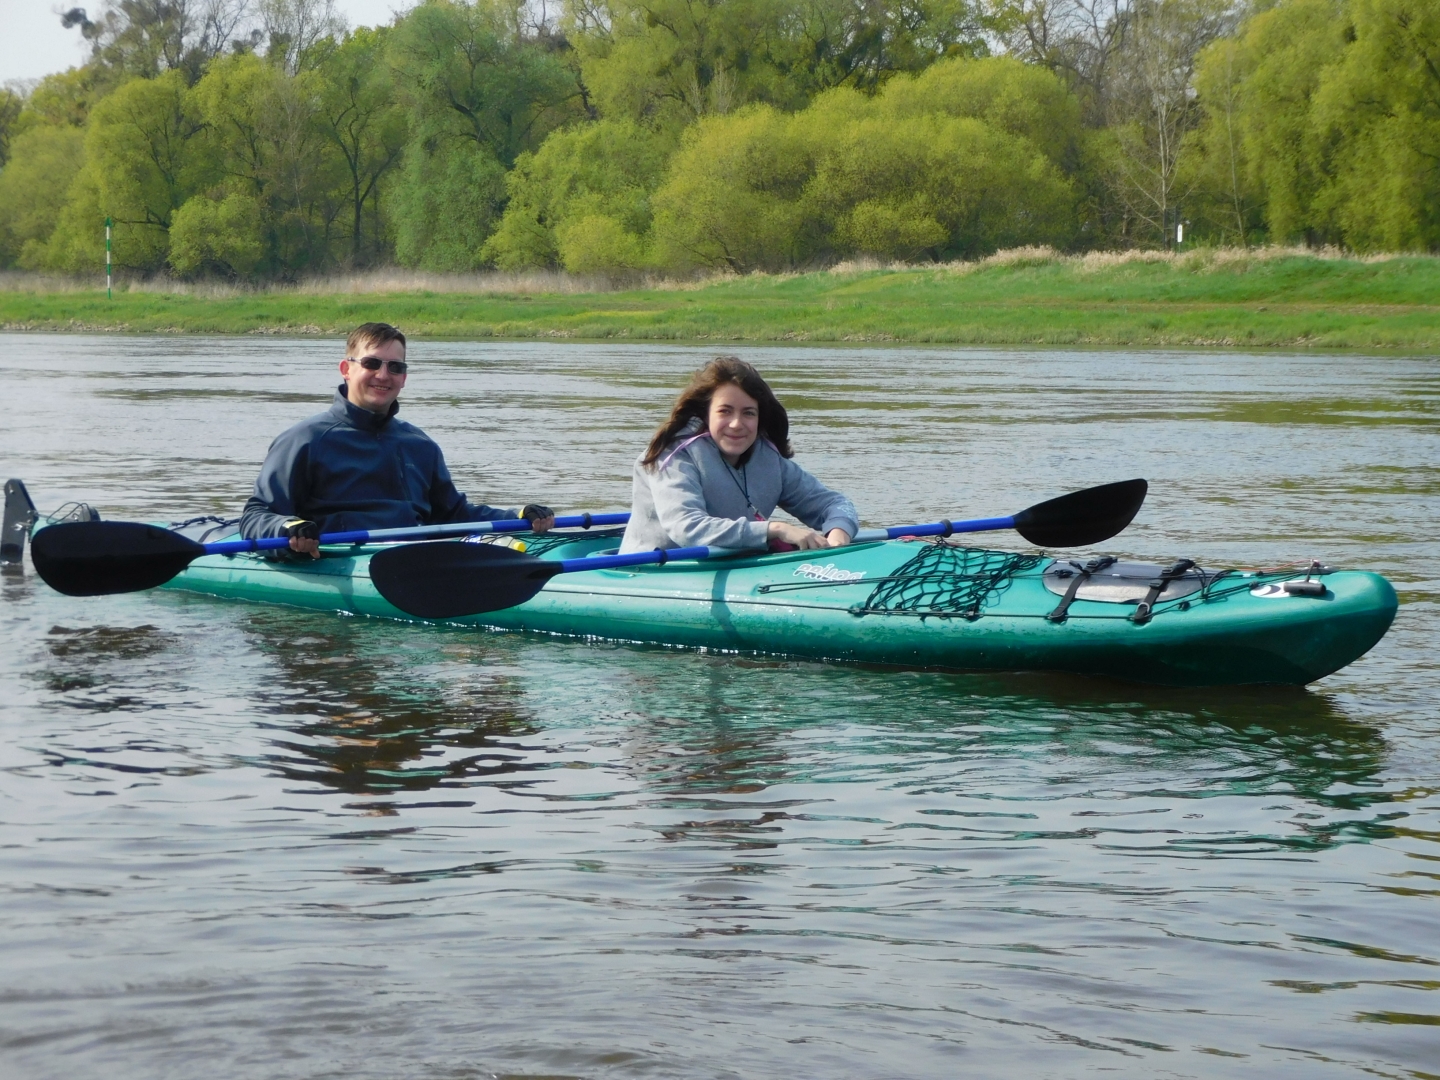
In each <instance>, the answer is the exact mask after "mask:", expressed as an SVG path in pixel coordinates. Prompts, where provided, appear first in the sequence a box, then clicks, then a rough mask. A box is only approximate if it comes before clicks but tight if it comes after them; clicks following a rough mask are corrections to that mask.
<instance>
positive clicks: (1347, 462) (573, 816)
mask: <svg viewBox="0 0 1440 1080" xmlns="http://www.w3.org/2000/svg"><path fill="white" fill-rule="evenodd" d="M12 340H13V341H16V342H19V343H21V344H22V345H23V348H24V350H25V352H26V355H31V356H33V355H36V354H38V355H42V356H44V357H46V358H47V363H44V364H36V363H30V364H27V365H25V366H24V370H18V371H16V370H12V371H8V372H7V377H8V378H9V380H10V385H11V387H12V395H13V402H12V408H11V413H10V417H9V418H10V419H11V420H12V423H11V425H10V426H7V427H5V428H3V429H0V456H3V457H4V460H5V461H6V462H8V464H7V465H6V469H7V470H8V471H7V475H20V476H23V477H24V478H25V479H26V480H27V481H28V482H29V486H30V489H31V491H32V493H34V494H35V495H36V497H37V501H40V502H41V503H42V504H43V505H45V506H46V507H48V506H50V505H53V504H54V503H58V502H59V501H61V500H63V499H66V498H83V499H87V500H89V501H92V502H95V503H97V504H99V505H101V507H102V509H103V510H104V511H105V512H106V513H107V514H108V515H110V516H117V517H122V516H123V517H142V518H143V517H152V516H153V517H162V518H167V519H169V518H174V517H177V516H186V515H188V514H189V513H191V512H194V513H200V512H207V511H215V512H229V513H233V512H234V511H235V509H236V508H237V507H238V504H239V501H240V500H241V498H242V497H243V494H244V492H245V490H246V488H247V487H248V484H249V482H250V480H251V479H252V477H253V473H254V469H255V467H256V465H257V463H258V461H259V459H260V457H261V456H262V455H263V453H264V449H265V446H266V444H267V443H268V441H269V438H270V437H271V436H272V435H273V434H274V432H276V431H278V430H279V429H280V428H281V427H283V426H284V425H285V424H286V423H288V422H290V421H291V420H293V419H294V418H295V417H296V416H297V415H298V413H299V412H303V411H305V409H307V408H309V406H307V405H306V404H305V403H306V402H313V403H314V405H315V407H316V408H319V407H320V406H322V405H323V404H324V402H325V400H326V399H327V398H328V395H329V393H330V389H331V388H330V386H329V383H330V380H331V369H332V367H333V364H331V363H330V357H329V355H328V353H326V352H325V350H326V349H328V348H329V346H328V345H324V344H317V343H313V342H307V343H294V342H275V341H263V342H251V341H248V340H247V341H223V340H207V341H192V340H164V341H155V340H143V339H110V340H106V341H105V342H103V343H97V342H94V341H90V340H87V339H77V338H64V337H53V338H42V337H27V338H23V339H21V338H12ZM102 344H103V348H104V350H107V351H105V352H104V356H105V357H106V358H107V359H106V361H105V362H104V363H100V362H98V361H97V355H99V354H97V351H96V350H97V349H99V348H100V347H101V345H102ZM8 355H12V356H13V355H17V353H16V352H15V351H14V350H12V351H11V352H10V353H9V354H8ZM705 355H706V353H705V352H697V351H687V350H684V349H680V348H664V347H650V346H647V347H642V348H627V347H623V346H604V347H599V346H596V347H591V346H577V347H564V348H557V347H550V346H543V345H513V346H512V345H486V346H474V345H467V344H457V343H443V344H429V345H427V344H424V343H420V344H417V347H416V349H415V350H414V355H413V357H412V359H414V360H415V361H416V368H415V375H414V376H412V387H411V390H410V391H407V393H409V394H412V396H413V399H414V400H413V402H412V403H409V404H407V406H406V408H407V415H410V416H411V418H413V419H415V420H417V422H419V423H421V424H422V425H423V426H425V427H426V428H427V429H429V430H431V431H432V433H434V434H436V435H437V437H439V438H440V439H441V441H442V442H443V443H444V445H445V447H446V450H447V455H448V457H449V459H450V461H451V464H452V466H453V467H454V469H455V472H456V473H457V475H458V476H459V477H460V480H461V482H462V485H463V486H465V487H467V488H469V489H470V490H472V491H474V492H476V493H478V494H480V495H481V496H482V497H484V498H486V499H487V501H491V502H495V503H500V504H502V505H503V504H507V503H518V502H521V501H524V499H526V498H529V497H532V495H533V493H535V492H547V493H553V498H552V499H550V500H547V501H550V502H551V503H552V504H553V505H559V506H564V507H568V508H574V509H592V510H603V509H613V508H617V507H619V506H621V505H623V503H624V500H625V498H626V497H627V494H628V490H629V469H630V461H631V459H632V458H633V456H634V453H635V452H636V449H637V448H638V446H639V445H640V444H641V443H642V442H643V440H644V436H645V435H646V433H647V429H648V428H649V426H650V425H651V424H652V423H653V422H654V420H655V417H656V415H657V413H658V412H659V411H661V410H663V408H664V404H665V401H666V399H667V398H668V397H669V396H670V394H671V393H672V392H673V389H674V387H675V386H676V385H677V384H678V381H680V380H681V379H683V376H684V374H685V373H686V372H688V371H689V370H690V369H692V368H693V367H695V366H696V365H697V364H698V363H699V361H700V360H701V359H703V357H704V356H705ZM747 355H750V356H752V357H754V358H755V359H756V360H757V362H758V363H759V364H760V365H761V367H762V368H763V369H764V370H766V371H767V373H774V375H775V382H776V383H777V385H778V386H780V387H781V389H782V391H783V392H784V396H785V398H786V400H787V402H788V403H789V404H790V405H791V407H792V411H793V414H794V418H795V433H794V437H795V441H796V444H797V449H798V450H799V453H800V456H801V457H802V459H803V460H804V461H805V462H806V464H807V465H810V466H811V467H813V468H814V469H815V470H816V471H817V472H819V473H821V474H822V475H823V476H825V477H826V479H827V480H832V481H833V482H835V483H836V485H837V486H838V487H841V488H843V489H845V490H847V492H849V493H851V494H852V496H853V497H854V498H855V499H856V502H857V503H858V504H859V505H860V506H861V507H862V512H863V515H864V516H865V517H866V518H867V520H868V521H869V522H871V523H876V524H878V523H882V522H896V521H901V520H924V519H926V518H929V517H933V516H937V515H945V516H949V515H953V514H954V513H956V512H966V511H970V510H973V511H975V512H977V513H989V512H1005V511H1007V510H1013V509H1015V508H1016V506H1018V505H1024V504H1027V503H1029V502H1033V501H1035V500H1036V499H1038V498H1041V497H1044V496H1047V495H1051V494H1054V493H1056V492H1057V491H1058V490H1062V489H1066V488H1071V487H1075V486H1078V485H1079V484H1080V483H1082V482H1090V481H1092V480H1097V481H1098V480H1104V479H1115V478H1118V477H1119V476H1129V475H1145V476H1147V477H1148V478H1149V479H1150V480H1151V483H1152V492H1153V494H1152V496H1151V499H1150V502H1149V503H1148V504H1147V507H1146V510H1145V511H1144V512H1143V513H1142V515H1141V518H1140V519H1139V520H1138V521H1137V523H1136V524H1135V526H1134V527H1132V529H1130V530H1127V532H1126V533H1125V534H1124V535H1123V536H1122V537H1121V538H1120V539H1119V540H1118V541H1117V543H1118V544H1120V545H1121V546H1120V547H1118V548H1117V549H1116V553H1117V554H1123V555H1133V556H1138V557H1142V558H1150V559H1164V558H1166V557H1171V556H1175V555H1179V554H1184V555H1187V556H1190V557H1195V558H1197V559H1199V560H1200V561H1202V562H1204V563H1206V564H1207V565H1216V564H1225V563H1227V562H1237V561H1238V562H1244V563H1251V564H1256V563H1262V564H1263V563H1273V562H1280V561H1283V560H1285V559H1288V558H1294V557H1306V556H1308V555H1310V554H1320V555H1324V556H1325V557H1326V558H1327V560H1328V561H1330V562H1332V563H1335V564H1339V565H1360V566H1371V567H1374V568H1376V569H1380V570H1382V571H1383V572H1385V573H1387V574H1389V575H1390V576H1392V578H1394V579H1395V580H1397V582H1399V583H1400V584H1401V585H1402V594H1403V596H1404V598H1405V604H1404V606H1403V607H1402V609H1401V612H1400V616H1399V618H1398V619H1397V622H1396V625H1395V628H1394V630H1392V632H1391V634H1390V635H1389V636H1388V637H1387V638H1386V640H1385V641H1384V642H1383V643H1382V644H1381V646H1380V647H1379V648H1378V649H1377V650H1376V651H1375V652H1374V653H1373V654H1372V655H1371V656H1369V657H1366V658H1365V659H1364V660H1362V661H1361V662H1360V663H1358V664H1356V665H1355V666H1353V667H1352V668H1350V669H1349V670H1347V671H1345V672H1341V673H1340V674H1338V675H1337V676H1334V677H1332V678H1330V679H1327V680H1324V681H1323V682H1322V683H1321V684H1319V685H1318V686H1316V687H1312V688H1309V689H1305V690H1293V689H1255V688H1246V689H1231V690H1189V689H1187V690H1177V689H1163V688H1151V687H1137V686H1132V685H1127V684H1120V683H1111V682H1107V681H1102V680H1092V679H1084V678H1078V677H1069V676H1034V675H994V674H986V675H965V674H953V673H951V674H947V673H936V672H904V671H893V670H886V669H867V668H863V667H854V666H851V667H832V666H826V665H823V664H814V663H803V662H789V661H781V660H765V659H737V658H734V657H725V656H717V655H707V654H700V653H694V652H686V651H683V650H671V649H660V648H648V647H633V646H624V645H616V644H608V643H603V642H595V643H585V642H576V641H569V640H555V639H548V638H544V637H540V636H527V635H503V634H485V633H478V632H472V631H467V630H457V629H453V628H451V629H445V628H434V627H417V626H411V625H406V624H403V623H384V622H378V621H372V620H365V619H354V618H344V617H339V616H330V615H321V614H315V613H310V612H302V611H294V610H286V609H279V608H264V607H259V606H252V605H244V604H231V603H222V602H218V601H213V600H208V599H204V598H199V597H191V596H185V595H180V594H173V593H164V594H145V595H135V596H126V597H112V598H104V599H94V600H75V599H70V598H65V597H60V596H57V595H56V594H54V593H51V592H49V591H48V590H46V589H45V588H44V587H43V586H42V585H40V584H39V583H37V581H36V579H35V578H34V576H33V574H32V573H30V572H28V571H26V572H20V571H18V570H16V569H14V568H10V569H7V570H5V571H4V572H3V573H0V678H3V680H4V684H5V686H6V689H7V693H6V694H5V695H0V725H3V735H4V737H3V738H0V896H3V898H4V903H3V906H0V949H3V951H4V956H5V959H6V964H5V972H6V975H7V978H6V979H5V980H4V983H3V985H0V1055H3V1060H4V1061H5V1065H6V1073H5V1075H6V1076H7V1078H8V1077H9V1076H11V1075H14V1076H17V1077H23V1078H30V1077H62V1076H63V1077H71V1076H76V1075H89V1074H91V1073H98V1072H101V1071H103V1072H104V1073H105V1074H106V1075H114V1076H121V1077H128V1076H135V1077H146V1078H148V1077H152V1076H160V1075H181V1076H188V1075H192V1074H194V1073H195V1072H197V1071H202V1070H208V1071H214V1072H219V1073H222V1074H224V1075H226V1076H256V1077H261V1076H263V1077H267V1078H269V1077H321V1076H336V1075H343V1076H346V1077H391V1076H400V1075H403V1076H419V1077H447V1078H450V1077H478V1076H491V1075H516V1076H519V1075H524V1076H574V1077H581V1076H583V1077H599V1076H614V1077H632V1076H642V1075H654V1076H667V1077H668V1076H686V1077H691V1076H694V1077H717V1078H718V1077H736V1076H771V1075H777V1074H785V1075H800V1076H811V1075H813V1076H835V1077H849V1076H854V1077H874V1076H900V1075H903V1076H906V1077H929V1076H935V1077H951V1076H956V1075H967V1074H971V1073H973V1074H977V1075H985V1076H1004V1075H1016V1076H1026V1077H1028V1076H1032V1075H1043V1076H1079V1075H1085V1074H1088V1073H1091V1072H1095V1071H1099V1070H1105V1071H1106V1072H1110V1073H1120V1074H1121V1075H1133V1076H1137V1077H1152V1076H1160V1075H1177V1076H1207V1077H1208V1076H1216V1075H1230V1074H1232V1073H1234V1074H1237V1075H1239V1074H1242V1073H1243V1074H1245V1075H1261V1074H1263V1075H1266V1076H1270V1075H1295V1076H1305V1077H1307V1078H1308V1077H1312V1076H1326V1075H1341V1074H1347V1075H1359V1074H1365V1075H1384V1076H1423V1075H1428V1074H1429V1073H1431V1072H1433V1071H1434V1068H1433V1059H1434V1057H1435V1054H1434V1047H1435V1041H1434V1030H1435V1024H1436V1022H1437V1018H1440V1006H1437V1005H1435V1004H1432V1002H1433V1001H1437V1000H1440V999H1431V998H1430V997H1429V995H1430V994H1431V993H1433V992H1435V991H1436V990H1437V989H1440V979H1437V978H1433V977H1432V976H1433V975H1434V974H1435V972H1436V970H1437V969H1440V952H1437V949H1436V948H1435V946H1434V932H1433V930H1434V913H1433V908H1434V905H1435V902H1436V900H1437V898H1440V869H1437V868H1440V847H1437V843H1436V842H1437V839H1440V814H1437V792H1440V768H1437V765H1436V761H1437V757H1440V754H1437V751H1440V732H1437V729H1436V726H1435V709H1434V702H1435V700H1436V693H1435V676H1434V672H1435V664H1434V660H1433V658H1432V655H1433V648H1432V643H1433V640H1434V636H1435V633H1436V631H1437V629H1440V625H1437V611H1440V609H1437V605H1436V602H1435V588H1436V575H1435V573H1434V570H1433V566H1434V565H1435V563H1436V558H1437V556H1440V547H1437V543H1436V541H1435V540H1434V539H1433V538H1432V533H1433V528H1432V526H1433V522H1434V520H1435V518H1436V516H1437V515H1436V510H1437V509H1440V507H1437V504H1436V496H1437V491H1440V489H1437V486H1436V479H1435V473H1434V469H1433V462H1434V461H1435V460H1437V459H1440V453H1437V451H1440V432H1437V430H1436V427H1437V426H1436V415H1437V414H1436V407H1435V406H1436V399H1437V392H1440V380H1437V378H1436V377H1435V374H1434V370H1433V369H1434V363H1433V362H1432V361H1429V360H1421V359H1406V358H1394V357H1391V358H1385V359H1381V360H1372V359H1367V358H1354V357H1351V358H1344V357H1321V358H1305V357H1291V356H1269V357H1261V358H1247V357H1234V356H1225V355H1220V354H1197V355H1195V356H1181V355H1178V354H1106V353H1083V354H1064V353H1041V354H1033V355H1032V354H1023V353H987V352H983V351H956V350H948V351H947V350H920V349H916V350H896V351H892V352H860V351H856V352H848V353H843V352H842V353H833V352H820V351H818V350H788V351H786V350H751V351H750V352H749V353H748V354H747ZM237 358H243V359H244V360H245V364H247V365H249V367H248V368H247V367H246V366H245V365H238V366H237V364H236V362H235V361H236V360H237ZM117 359H118V360H119V361H121V363H120V364H119V366H117V364H116V360H117ZM321 360H323V361H324V363H321ZM0 363H3V361H0ZM257 367H258V368H261V369H263V370H264V371H265V372H266V377H265V379H264V380H263V385H262V384H259V383H255V382H254V381H253V375H250V374H247V371H253V370H256V369H257ZM1179 371H1183V372H1184V373H1185V378H1184V379H1177V378H1175V377H1174V376H1175V373H1176V372H1179ZM77 414H83V415H84V416H85V417H86V418H87V420H86V423H84V424H80V423H77V421H76V419H75V418H76V416H77ZM117 431H123V432H125V433H126V438H125V439H124V440H123V442H121V441H119V440H117V439H116V438H115V437H114V432H117ZM1342 434H1343V437H1339V436H1341V435H1342Z"/></svg>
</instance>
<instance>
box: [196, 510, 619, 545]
mask: <svg viewBox="0 0 1440 1080" xmlns="http://www.w3.org/2000/svg"><path fill="white" fill-rule="evenodd" d="M629 520H630V515H629V514H576V515H574V516H573V517H559V518H556V519H555V528H557V529H588V528H590V527H591V526H592V525H624V524H625V523H626V522H628V521H629ZM529 528H530V523H529V522H528V521H526V520H525V519H524V518H502V519H501V520H499V521H453V522H450V523H449V524H446V525H415V526H413V527H411V528H405V529H369V530H366V529H357V530H355V531H353V532H337V533H325V534H323V535H322V536H321V537H320V543H322V544H370V543H383V542H385V541H389V540H411V539H415V538H417V537H426V536H471V535H474V534H476V533H487V532H526V531H527V530H529ZM289 546H290V538H289V537H288V536H266V537H263V538H261V539H259V540H221V541H218V542H217V543H214V544H206V545H205V554H206V555H237V554H239V553H240V552H244V551H278V550H279V549H280V548H286V547H289Z"/></svg>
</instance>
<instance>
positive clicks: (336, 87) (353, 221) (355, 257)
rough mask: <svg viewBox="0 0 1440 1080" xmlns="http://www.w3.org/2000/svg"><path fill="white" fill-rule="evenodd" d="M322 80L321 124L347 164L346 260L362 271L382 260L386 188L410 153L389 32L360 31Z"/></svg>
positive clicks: (325, 68) (328, 62) (331, 58)
mask: <svg viewBox="0 0 1440 1080" xmlns="http://www.w3.org/2000/svg"><path fill="white" fill-rule="evenodd" d="M318 76H319V79H320V87H321V88H320V103H319V109H318V112H317V114H316V123H317V124H318V125H319V127H320V130H321V131H322V132H323V133H324V135H325V138H326V139H327V140H328V141H329V142H330V143H331V144H332V145H333V146H334V148H335V149H336V150H337V151H338V152H339V155H340V157H341V159H342V160H343V162H344V180H343V187H344V196H345V203H346V207H347V211H348V213H347V219H348V233H349V243H348V251H347V253H346V258H347V260H348V261H349V262H350V263H351V264H352V265H359V264H361V263H364V262H367V261H374V260H377V259H379V258H380V257H381V255H382V253H383V251H384V225H383V222H382V220H381V216H380V207H381V191H380V184H381V181H382V179H384V178H385V177H386V176H387V175H389V174H390V173H391V172H392V171H393V170H394V169H395V167H396V166H397V164H398V163H399V161H400V155H401V153H402V152H403V151H404V149H405V137H406V126H405V114H404V112H403V110H402V109H401V108H400V106H399V104H398V102H397V101H396V95H395V83H394V78H393V75H392V73H391V70H390V67H389V65H388V63H386V58H385V34H384V32H383V31H377V30H364V29H362V30H357V31H356V32H355V33H354V34H352V35H350V37H349V38H347V39H346V40H345V42H344V43H343V44H341V45H340V46H339V47H338V48H336V49H335V50H334V51H333V52H331V53H330V55H328V56H327V57H326V58H325V60H324V61H323V62H322V63H321V64H320V67H319V69H318ZM367 207H368V208H369V209H370V225H369V227H368V229H367V226H366V224H365V217H366V215H365V211H366V208H367Z"/></svg>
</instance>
